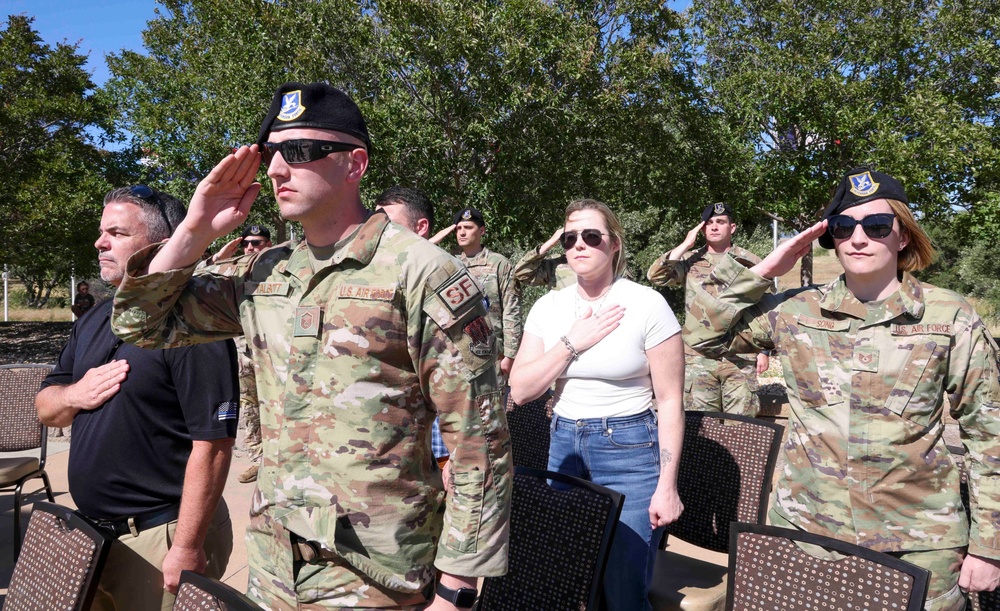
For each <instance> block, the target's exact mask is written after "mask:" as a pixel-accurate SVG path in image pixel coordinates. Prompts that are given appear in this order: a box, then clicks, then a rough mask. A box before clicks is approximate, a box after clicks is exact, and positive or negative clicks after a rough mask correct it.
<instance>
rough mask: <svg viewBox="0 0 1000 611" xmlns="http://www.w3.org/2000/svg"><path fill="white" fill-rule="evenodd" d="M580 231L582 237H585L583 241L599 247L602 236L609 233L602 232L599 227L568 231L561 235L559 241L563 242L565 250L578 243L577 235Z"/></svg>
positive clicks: (588, 244) (593, 246) (592, 246)
mask: <svg viewBox="0 0 1000 611" xmlns="http://www.w3.org/2000/svg"><path fill="white" fill-rule="evenodd" d="M578 233H579V235H580V237H581V238H583V243H584V244H586V245H587V246H590V247H591V248H597V247H598V246H600V245H601V236H604V235H607V234H605V233H601V231H600V230H599V229H584V230H583V231H580V232H576V231H566V232H564V233H563V234H562V236H560V237H559V242H561V243H562V247H563V250H569V249H570V248H573V246H575V245H576V236H577V234H578Z"/></svg>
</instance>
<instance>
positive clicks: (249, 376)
mask: <svg viewBox="0 0 1000 611" xmlns="http://www.w3.org/2000/svg"><path fill="white" fill-rule="evenodd" d="M233 341H235V342H236V357H237V360H238V362H239V366H240V415H242V416H243V426H244V427H246V436H245V437H244V438H243V445H244V446H245V447H246V451H247V456H248V457H249V458H250V459H251V460H257V459H258V458H260V405H259V404H258V403H257V377H256V376H255V375H254V372H253V358H252V354H251V352H250V347H249V346H247V342H246V339H244V338H243V336H242V335H240V336H237V337H235V338H233Z"/></svg>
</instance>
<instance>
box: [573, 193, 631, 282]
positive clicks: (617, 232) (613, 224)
mask: <svg viewBox="0 0 1000 611" xmlns="http://www.w3.org/2000/svg"><path fill="white" fill-rule="evenodd" d="M581 210H594V211H596V212H597V213H598V214H600V215H601V217H603V218H604V224H605V225H607V226H608V235H609V236H610V237H611V239H612V241H614V242H615V243H616V244H618V252H616V253H615V254H614V256H613V257H612V259H611V267H612V269H613V270H614V272H615V277H616V278H617V277H619V276H625V274H626V273H627V272H628V260H627V258H626V256H625V230H624V229H622V224H621V223H619V222H618V217H617V216H615V213H614V212H612V211H611V208H609V207H608V205H607V204H605V203H604V202H599V201H597V200H596V199H576V200H573V201H571V202H570V203H569V205H568V206H566V218H565V220H564V221H563V222H564V223H565V222H566V221H568V220H569V215H571V214H573V213H574V212H579V211H581Z"/></svg>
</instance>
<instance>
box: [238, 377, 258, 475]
mask: <svg viewBox="0 0 1000 611" xmlns="http://www.w3.org/2000/svg"><path fill="white" fill-rule="evenodd" d="M256 394H257V393H256V392H254V396H255V397H256ZM240 410H241V413H242V414H243V426H244V427H246V436H245V437H244V438H243V446H244V447H245V448H246V451H247V456H248V457H250V458H251V459H252V460H259V459H260V454H261V447H260V403H258V402H257V401H256V400H253V401H251V400H248V399H247V398H246V397H245V396H244V395H241V396H240Z"/></svg>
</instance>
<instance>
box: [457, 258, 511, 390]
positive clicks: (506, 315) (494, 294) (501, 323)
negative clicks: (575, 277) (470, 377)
mask: <svg viewBox="0 0 1000 611" xmlns="http://www.w3.org/2000/svg"><path fill="white" fill-rule="evenodd" d="M457 256H458V260H459V261H461V262H462V264H463V265H465V267H466V268H467V269H468V270H469V273H470V274H472V277H473V278H475V279H476V282H478V283H479V286H480V287H482V289H483V292H484V293H485V294H486V299H487V300H488V301H489V304H490V322H492V323H493V329H494V331H495V332H496V334H497V343H498V344H499V345H500V350H501V353H502V354H501V356H507V357H510V358H514V357H515V356H517V348H518V346H520V345H521V332H522V327H521V287H520V286H519V285H518V284H517V280H515V279H514V269H513V268H512V267H511V265H510V261H508V260H507V257H505V256H503V255H501V254H500V253H495V252H493V251H491V250H490V249H488V248H483V249H482V250H481V251H479V254H477V255H476V256H474V257H466V256H465V254H464V253H461V252H459V253H458V255H457ZM496 373H497V380H498V381H499V382H500V386H501V387H503V385H504V384H503V383H504V382H506V380H504V379H503V376H502V375H501V373H500V357H497V365H496Z"/></svg>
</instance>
